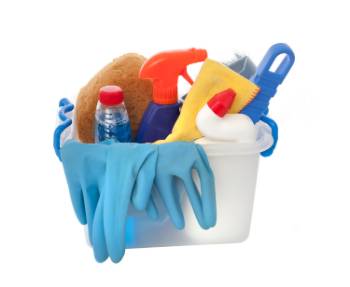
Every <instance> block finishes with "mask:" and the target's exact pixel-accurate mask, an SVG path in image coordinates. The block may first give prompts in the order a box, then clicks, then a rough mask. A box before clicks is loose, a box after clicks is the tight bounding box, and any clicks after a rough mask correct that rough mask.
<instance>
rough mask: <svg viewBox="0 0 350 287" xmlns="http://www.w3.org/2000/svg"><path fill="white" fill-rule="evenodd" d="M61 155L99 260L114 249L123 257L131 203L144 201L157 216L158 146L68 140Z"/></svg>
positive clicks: (115, 256) (114, 254) (115, 254)
mask: <svg viewBox="0 0 350 287" xmlns="http://www.w3.org/2000/svg"><path fill="white" fill-rule="evenodd" d="M61 156H62V161H63V166H64V170H65V174H66V178H67V182H68V187H69V191H70V195H71V199H72V203H73V207H74V210H75V213H76V215H77V217H78V219H79V221H80V222H81V223H82V224H86V223H87V224H88V227H89V228H88V229H89V238H90V242H91V243H92V245H93V248H94V254H95V258H96V260H97V261H99V262H102V261H104V260H106V259H107V258H108V255H109V256H110V257H111V259H112V260H113V261H114V262H118V261H120V259H121V258H122V257H123V255H124V249H125V223H126V217H127V210H128V206H129V203H130V202H132V201H135V202H139V203H141V205H142V206H145V207H146V208H147V212H148V214H149V215H150V216H151V217H152V218H155V217H156V216H157V211H156V208H155V206H154V205H153V204H154V203H153V200H152V199H151V190H152V184H153V181H154V176H155V167H156V162H157V147H156V146H155V145H151V144H142V145H140V144H122V143H111V142H106V143H100V144H81V143H78V142H76V141H69V142H67V143H66V144H65V145H64V146H63V147H62V148H61Z"/></svg>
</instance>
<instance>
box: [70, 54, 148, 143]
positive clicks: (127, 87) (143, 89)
mask: <svg viewBox="0 0 350 287" xmlns="http://www.w3.org/2000/svg"><path fill="white" fill-rule="evenodd" d="M145 60H146V59H145V58H144V57H143V56H141V55H138V54H134V53H130V54H125V55H123V56H121V57H119V58H117V59H114V60H113V62H112V63H110V64H108V65H107V66H105V67H104V68H103V69H102V70H101V71H99V72H98V73H97V74H96V75H95V76H94V77H93V78H92V79H91V80H90V81H89V82H88V84H87V85H86V86H85V87H83V88H82V89H81V90H80V93H79V96H78V99H77V102H76V127H77V134H78V138H79V140H80V141H82V142H84V143H93V142H94V124H95V111H96V105H97V101H98V94H99V90H100V88H101V87H103V86H106V85H117V86H119V87H121V88H122V89H123V91H124V102H125V105H126V108H127V111H128V114H129V118H130V123H131V129H132V134H133V136H135V135H136V132H137V130H138V127H139V125H140V122H141V119H142V115H143V112H144V111H145V109H146V108H147V106H148V103H149V102H150V101H151V98H152V83H151V81H148V80H141V79H139V76H138V75H139V70H140V68H141V66H142V64H143V63H144V61H145Z"/></svg>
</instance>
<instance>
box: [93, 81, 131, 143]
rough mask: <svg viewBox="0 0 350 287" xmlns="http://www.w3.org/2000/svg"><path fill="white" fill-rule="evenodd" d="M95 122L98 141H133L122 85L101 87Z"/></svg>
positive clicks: (96, 140) (96, 139)
mask: <svg viewBox="0 0 350 287" xmlns="http://www.w3.org/2000/svg"><path fill="white" fill-rule="evenodd" d="M95 122H96V123H95V142H96V143H98V142H102V141H106V140H111V141H115V142H131V127H130V120H129V116H128V112H127V110H126V108H125V105H124V94H123V90H122V89H121V88H120V87H118V86H104V87H102V88H101V89H100V93H99V101H98V104H97V108H96V114H95Z"/></svg>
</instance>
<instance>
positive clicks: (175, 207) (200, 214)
mask: <svg viewBox="0 0 350 287" xmlns="http://www.w3.org/2000/svg"><path fill="white" fill-rule="evenodd" d="M193 171H196V172H197V173H198V176H199V179H200V186H201V192H200V193H201V194H199V192H198V190H197V187H196V185H195V183H194V181H193V177H192V175H193V174H192V173H193ZM177 179H180V180H181V181H182V183H183V185H184V187H185V192H186V193H187V196H188V198H189V200H190V203H191V205H192V208H193V211H194V214H195V216H196V218H197V221H198V223H199V224H200V226H201V227H202V228H204V229H208V228H210V227H213V226H214V225H215V224H216V201H215V184H214V175H213V172H212V170H211V168H210V165H209V161H208V158H207V155H206V153H205V152H204V150H203V148H202V147H201V146H200V145H197V144H195V143H193V142H172V143H165V144H160V145H158V164H157V172H156V180H155V186H156V188H157V190H158V192H159V193H160V195H161V198H162V200H163V202H164V204H165V206H166V208H167V210H168V212H169V216H170V218H171V220H172V222H173V223H174V225H175V227H176V228H178V229H182V228H184V226H185V222H184V216H183V212H182V209H181V203H180V196H179V193H178V190H177V187H176V180H177ZM138 206H139V207H140V208H142V207H143V206H142V205H141V206H140V205H138Z"/></svg>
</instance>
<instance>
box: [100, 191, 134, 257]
mask: <svg viewBox="0 0 350 287" xmlns="http://www.w3.org/2000/svg"><path fill="white" fill-rule="evenodd" d="M119 192H122V190H117V191H116V190H115V191H114V193H115V195H116V194H117V193H119ZM130 193H131V192H130ZM129 202H130V196H129V197H128V196H127V195H126V194H124V195H122V196H108V197H106V199H105V200H104V210H103V216H104V229H105V236H106V243H107V250H108V253H109V256H110V258H111V259H112V261H113V262H119V261H120V260H121V259H122V258H123V256H124V253H125V228H126V216H127V211H128V206H129Z"/></svg>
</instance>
